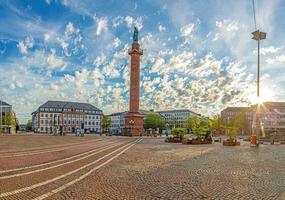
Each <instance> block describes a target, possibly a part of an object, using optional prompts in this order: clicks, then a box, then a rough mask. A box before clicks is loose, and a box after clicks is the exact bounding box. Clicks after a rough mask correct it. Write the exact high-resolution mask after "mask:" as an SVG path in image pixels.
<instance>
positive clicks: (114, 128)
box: [109, 110, 153, 134]
mask: <svg viewBox="0 0 285 200" xmlns="http://www.w3.org/2000/svg"><path fill="white" fill-rule="evenodd" d="M139 112H140V113H141V114H142V116H143V121H144V120H145V118H146V117H147V115H148V114H150V113H153V111H147V110H139ZM127 113H128V112H118V113H113V114H111V115H109V116H110V118H111V124H110V131H111V132H112V133H114V134H122V133H123V131H124V128H125V116H126V114H127Z"/></svg>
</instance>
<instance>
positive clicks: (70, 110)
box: [40, 108, 102, 114]
mask: <svg viewBox="0 0 285 200" xmlns="http://www.w3.org/2000/svg"><path fill="white" fill-rule="evenodd" d="M40 111H46V112H62V111H66V112H85V113H90V114H91V113H92V114H102V112H101V111H97V110H82V109H71V108H64V109H62V108H40Z"/></svg>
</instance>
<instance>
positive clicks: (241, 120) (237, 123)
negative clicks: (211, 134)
mask: <svg viewBox="0 0 285 200" xmlns="http://www.w3.org/2000/svg"><path fill="white" fill-rule="evenodd" d="M231 125H232V126H234V127H235V128H236V129H237V132H239V133H242V134H244V132H247V131H249V130H250V123H249V122H248V120H247V119H246V113H245V112H241V113H239V114H238V115H236V116H235V117H234V118H233V119H232V121H231Z"/></svg>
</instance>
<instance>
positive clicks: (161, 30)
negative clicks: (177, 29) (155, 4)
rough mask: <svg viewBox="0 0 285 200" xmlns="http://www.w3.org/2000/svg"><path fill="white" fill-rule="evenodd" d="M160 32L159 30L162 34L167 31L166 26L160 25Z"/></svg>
mask: <svg viewBox="0 0 285 200" xmlns="http://www.w3.org/2000/svg"><path fill="white" fill-rule="evenodd" d="M158 30H159V31H160V32H163V31H165V30H166V28H165V26H162V25H161V24H159V25H158Z"/></svg>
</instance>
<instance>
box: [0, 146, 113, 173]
mask: <svg viewBox="0 0 285 200" xmlns="http://www.w3.org/2000/svg"><path fill="white" fill-rule="evenodd" d="M113 143H114V142H113ZM111 144H112V143H111ZM107 145H109V144H107ZM100 148H101V147H99V148H96V149H92V150H90V151H86V152H83V153H79V154H76V155H74V156H71V157H67V158H63V159H60V160H54V161H51V162H47V163H42V164H37V165H32V166H27V167H21V168H15V169H8V170H0V174H3V173H8V172H14V171H20V170H25V169H31V168H35V167H42V166H45V165H50V164H54V163H58V162H63V161H66V160H69V159H72V158H75V157H79V156H82V155H85V154H88V153H91V152H93V151H95V150H98V149H100Z"/></svg>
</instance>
